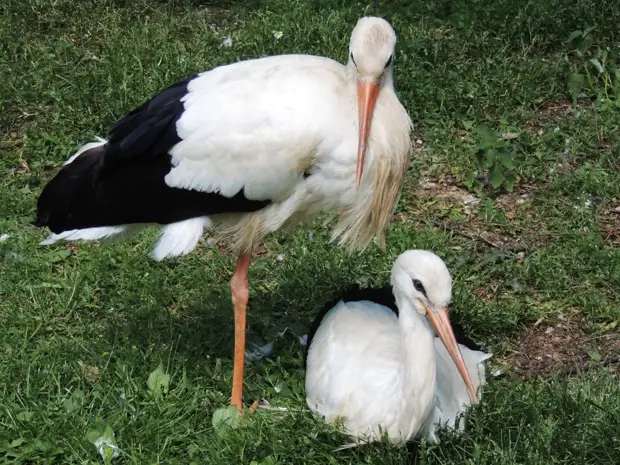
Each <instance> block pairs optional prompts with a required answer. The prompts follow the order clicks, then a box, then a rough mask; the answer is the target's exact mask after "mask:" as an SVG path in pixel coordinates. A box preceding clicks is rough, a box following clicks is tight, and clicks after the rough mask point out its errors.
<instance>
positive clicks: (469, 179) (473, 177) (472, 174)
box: [465, 171, 476, 189]
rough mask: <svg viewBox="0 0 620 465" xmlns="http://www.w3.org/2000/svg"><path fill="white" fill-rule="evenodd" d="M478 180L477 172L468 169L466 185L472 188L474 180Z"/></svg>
mask: <svg viewBox="0 0 620 465" xmlns="http://www.w3.org/2000/svg"><path fill="white" fill-rule="evenodd" d="M475 181H476V172H475V171H468V172H467V174H466V175H465V185H466V186H467V188H468V189H471V188H472V187H473V186H474V182H475Z"/></svg>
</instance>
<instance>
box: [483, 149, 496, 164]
mask: <svg viewBox="0 0 620 465" xmlns="http://www.w3.org/2000/svg"><path fill="white" fill-rule="evenodd" d="M496 157H497V150H495V149H487V153H486V157H485V160H484V163H485V166H486V167H487V168H490V167H491V166H492V165H493V162H495V158H496Z"/></svg>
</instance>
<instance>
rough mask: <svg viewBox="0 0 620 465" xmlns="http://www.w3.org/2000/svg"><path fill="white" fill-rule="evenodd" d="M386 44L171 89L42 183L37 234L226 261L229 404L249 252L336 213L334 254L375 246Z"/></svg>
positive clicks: (216, 73) (365, 41)
mask: <svg viewBox="0 0 620 465" xmlns="http://www.w3.org/2000/svg"><path fill="white" fill-rule="evenodd" d="M395 43H396V35H395V33H394V30H393V29H392V27H391V26H390V25H389V24H388V23H387V22H386V21H385V20H383V19H380V18H372V17H367V18H362V19H360V20H359V21H358V23H357V25H356V26H355V28H354V29H353V32H352V35H351V41H350V50H349V52H350V54H349V60H348V63H347V64H346V65H342V64H340V63H338V62H336V61H334V60H331V59H329V58H323V57H316V56H308V55H283V56H274V57H267V58H260V59H255V60H248V61H244V62H239V63H234V64H230V65H227V66H220V67H218V68H215V69H212V70H210V71H207V72H204V73H201V74H199V75H198V76H196V77H194V78H191V79H187V80H185V81H181V82H179V83H176V84H173V85H172V86H170V87H168V88H167V89H164V90H163V91H161V92H160V93H159V94H157V95H156V96H154V97H153V98H152V99H150V100H149V101H147V102H145V103H144V104H143V105H142V106H141V107H139V108H137V109H135V110H134V111H132V112H130V113H129V114H127V115H126V116H125V117H123V118H122V119H121V120H119V121H118V122H117V123H116V124H115V126H114V127H113V128H112V130H111V131H110V133H109V137H108V139H107V140H105V139H98V140H97V141H96V142H92V143H89V144H86V145H85V146H83V147H82V148H81V149H80V150H79V151H78V152H77V153H76V154H74V155H73V156H72V157H71V158H70V159H69V160H68V161H67V164H66V165H65V166H64V168H63V169H62V170H61V171H60V173H58V175H57V176H56V177H55V178H54V179H52V180H51V181H50V182H49V183H48V185H47V186H46V187H45V189H44V191H43V193H42V194H41V196H40V198H39V201H38V205H37V220H36V222H35V224H36V225H38V226H48V227H49V228H50V229H51V230H52V234H51V235H50V236H49V237H48V238H47V239H46V240H45V241H43V242H42V244H53V243H54V242H57V241H59V240H79V239H83V240H96V239H108V238H110V237H113V236H117V235H120V234H128V233H131V232H133V231H136V230H138V229H140V228H141V227H142V226H144V225H146V224H159V225H160V226H161V236H160V238H159V240H158V243H157V245H156V246H155V248H154V250H153V252H152V256H153V257H154V258H155V259H157V260H161V259H164V258H166V257H172V256H178V255H184V254H187V253H189V252H191V251H192V250H193V249H194V248H195V246H196V245H197V243H198V241H199V239H200V237H201V236H202V235H203V233H204V232H205V230H209V231H210V233H211V235H212V236H213V237H214V238H215V239H216V240H217V241H220V242H222V243H225V244H227V245H228V246H229V248H230V249H231V250H232V251H233V252H234V253H235V254H236V255H237V257H238V262H237V270H236V272H235V275H234V276H233V279H232V280H231V287H232V297H233V302H234V306H235V368H234V376H233V396H232V402H233V403H234V404H236V405H237V406H239V407H240V406H241V387H242V373H243V353H244V350H243V348H244V346H245V339H244V334H245V309H246V305H247V301H248V292H249V291H248V282H247V281H248V280H247V274H248V268H249V266H250V262H251V253H252V249H253V248H255V247H256V246H257V245H258V244H259V243H260V242H261V241H262V240H263V239H264V237H265V236H266V235H267V234H269V233H271V232H273V231H276V230H278V229H280V228H284V227H291V226H295V225H297V224H300V223H302V222H309V221H311V220H313V219H314V218H315V217H316V216H317V215H318V214H319V213H320V212H322V211H330V212H332V213H333V214H336V215H337V216H338V221H337V224H336V225H335V227H334V230H333V235H332V237H333V239H336V238H338V239H339V243H340V244H341V245H345V246H346V247H347V248H348V250H350V251H352V250H362V249H363V248H364V247H366V246H367V245H368V244H369V243H370V242H371V241H372V240H373V239H374V238H376V239H377V240H378V241H379V242H380V243H381V242H383V239H384V230H385V228H386V226H387V224H388V223H389V221H390V218H391V214H392V209H393V207H394V205H395V203H396V202H397V200H398V196H399V192H400V186H401V181H402V179H403V176H404V174H405V172H406V169H407V166H408V162H409V155H410V151H411V140H410V131H411V128H412V124H411V120H410V118H409V116H408V115H407V112H406V111H405V109H404V108H403V106H402V105H401V104H400V102H399V101H398V98H397V97H396V94H395V92H394V85H393V63H392V61H393V60H392V59H393V54H394V46H395Z"/></svg>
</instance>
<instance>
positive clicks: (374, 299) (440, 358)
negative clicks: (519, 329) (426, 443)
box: [304, 250, 491, 443]
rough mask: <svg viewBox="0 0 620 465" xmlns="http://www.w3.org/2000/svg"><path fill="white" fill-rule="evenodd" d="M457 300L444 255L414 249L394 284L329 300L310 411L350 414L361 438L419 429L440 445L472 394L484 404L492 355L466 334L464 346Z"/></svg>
mask: <svg viewBox="0 0 620 465" xmlns="http://www.w3.org/2000/svg"><path fill="white" fill-rule="evenodd" d="M451 298H452V279H451V277H450V273H449V271H448V269H447V267H446V265H445V263H444V262H443V260H441V258H439V257H438V256H437V255H435V254H434V253H432V252H429V251H425V250H408V251H406V252H404V253H402V254H401V255H400V256H399V257H398V258H397V259H396V261H395V262H394V266H393V267H392V279H391V286H386V287H384V288H379V289H351V290H349V291H347V292H345V293H344V295H342V296H340V297H339V298H338V299H337V300H336V301H335V302H331V303H330V304H328V305H326V306H325V307H324V308H323V310H322V311H321V312H319V314H318V315H317V317H316V318H315V320H314V322H313V324H312V327H311V329H310V333H309V334H308V342H307V346H306V353H305V355H304V363H305V365H306V380H305V386H306V402H307V404H308V407H309V408H310V410H312V411H313V412H314V413H316V414H318V415H320V416H321V417H323V419H324V420H325V421H326V422H328V423H333V422H336V421H338V420H339V419H342V420H343V422H344V426H345V430H346V432H347V433H348V435H349V436H351V437H352V438H353V439H354V440H355V441H356V442H357V443H359V442H364V441H368V440H371V441H377V440H380V439H381V435H382V433H383V432H384V431H385V432H387V436H388V438H389V439H390V440H391V441H393V442H401V441H406V440H408V439H410V438H413V437H414V436H416V435H418V434H424V435H425V436H426V438H427V439H428V440H430V441H432V442H437V441H438V439H437V436H436V433H435V429H436V426H437V425H440V424H447V425H448V426H451V427H453V428H454V426H455V424H456V421H457V416H458V415H459V414H460V413H461V412H462V411H463V410H464V407H467V406H468V405H470V399H471V402H474V403H477V402H478V398H477V393H476V391H477V389H478V388H479V387H480V386H481V385H484V383H485V380H486V378H485V367H484V361H485V360H487V359H488V358H489V357H490V356H491V354H486V353H484V352H481V351H479V350H475V349H478V348H477V347H475V348H474V349H470V348H469V347H468V345H469V346H471V345H472V344H473V341H471V340H469V339H468V338H466V337H461V338H460V339H461V341H462V342H463V343H464V344H458V343H457V339H456V337H455V333H454V331H453V328H452V325H451V323H450V319H449V317H448V311H447V306H448V304H449V303H450V300H451ZM458 332H459V333H461V332H460V331H458ZM461 334H462V333H461ZM459 429H461V430H462V429H463V424H462V423H461V424H459Z"/></svg>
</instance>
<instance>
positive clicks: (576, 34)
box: [564, 30, 582, 44]
mask: <svg viewBox="0 0 620 465" xmlns="http://www.w3.org/2000/svg"><path fill="white" fill-rule="evenodd" d="M581 34H582V33H581V31H579V30H577V31H573V32H571V35H569V36H568V39H566V42H564V43H565V44H568V43H570V42H572V41H573V40H575V39H576V38H577V37H581Z"/></svg>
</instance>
